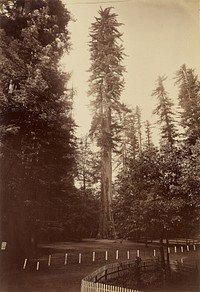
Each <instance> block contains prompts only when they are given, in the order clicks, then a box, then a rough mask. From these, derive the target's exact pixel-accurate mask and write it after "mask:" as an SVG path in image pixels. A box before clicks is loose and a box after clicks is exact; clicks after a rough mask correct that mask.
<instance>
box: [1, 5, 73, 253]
mask: <svg viewBox="0 0 200 292" xmlns="http://www.w3.org/2000/svg"><path fill="white" fill-rule="evenodd" d="M70 18H71V17H70V14H69V12H68V10H67V9H66V8H65V7H64V6H63V4H62V2H61V1H60V0H55V1H52V0H47V1H43V0H24V1H18V0H12V1H2V5H1V15H0V27H1V30H0V34H1V55H2V56H1V57H2V62H1V64H0V72H1V76H2V78H1V84H0V85H1V90H0V99H1V103H0V122H1V137H0V139H1V185H2V186H3V187H2V188H1V208H2V212H1V216H2V218H1V219H2V220H1V222H3V223H2V226H1V227H2V228H1V231H2V232H1V234H3V236H4V237H5V238H7V240H8V241H9V242H10V251H12V254H13V255H15V256H21V255H22V254H23V253H26V252H27V249H30V248H31V247H32V243H33V242H34V243H36V241H37V237H38V233H39V229H40V227H41V226H40V223H41V222H43V221H45V220H58V216H59V215H60V214H61V213H62V212H59V210H60V208H61V203H60V202H61V201H62V208H63V206H65V204H64V203H63V202H64V201H63V200H64V197H65V198H66V197H67V195H66V194H67V193H69V189H70V190H72V189H73V164H74V158H73V156H74V149H75V147H74V121H73V120H72V118H71V111H70V108H71V102H70V101H69V96H68V93H67V87H66V84H67V81H68V79H69V76H68V74H64V73H63V72H61V70H60V69H59V60H60V58H61V56H62V53H63V52H64V51H65V50H68V49H69V46H70V44H69V32H68V29H67V25H68V22H69V21H70ZM57 197H60V198H59V199H58V198H57ZM60 219H61V218H60ZM38 224H39V226H38Z"/></svg>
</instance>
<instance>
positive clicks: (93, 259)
mask: <svg viewBox="0 0 200 292" xmlns="http://www.w3.org/2000/svg"><path fill="white" fill-rule="evenodd" d="M92 261H93V262H95V251H93V253H92Z"/></svg>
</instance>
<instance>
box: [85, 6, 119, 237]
mask: <svg viewBox="0 0 200 292" xmlns="http://www.w3.org/2000/svg"><path fill="white" fill-rule="evenodd" d="M119 26H120V23H118V21H117V15H116V14H115V13H112V12H111V8H106V9H102V8H101V9H100V10H99V17H96V21H95V22H94V23H93V24H92V26H91V30H90V37H91V41H90V53H91V58H90V59H91V67H90V72H91V76H90V79H89V84H90V92H89V93H90V95H93V96H94V97H95V99H94V100H93V101H92V102H91V104H92V107H93V114H94V116H93V120H92V125H91V135H93V137H95V138H96V140H97V145H98V146H99V147H100V149H101V162H102V164H101V203H102V212H101V218H100V228H99V236H100V237H102V238H112V237H113V236H114V234H115V232H114V222H113V218H112V212H111V201H112V149H113V131H112V123H113V119H112V116H113V115H112V114H113V112H114V111H120V94H121V92H122V90H123V87H124V81H123V72H124V67H123V65H122V60H123V46H122V45H121V44H119V42H120V40H121V36H122V34H121V33H120V32H119V30H118V27H119Z"/></svg>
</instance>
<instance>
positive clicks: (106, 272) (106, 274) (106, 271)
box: [105, 269, 108, 281]
mask: <svg viewBox="0 0 200 292" xmlns="http://www.w3.org/2000/svg"><path fill="white" fill-rule="evenodd" d="M107 277H108V270H107V269H106V270H105V281H107Z"/></svg>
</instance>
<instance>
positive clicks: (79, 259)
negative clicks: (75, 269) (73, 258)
mask: <svg viewBox="0 0 200 292" xmlns="http://www.w3.org/2000/svg"><path fill="white" fill-rule="evenodd" d="M78 263H79V264H81V253H79V256H78Z"/></svg>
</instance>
